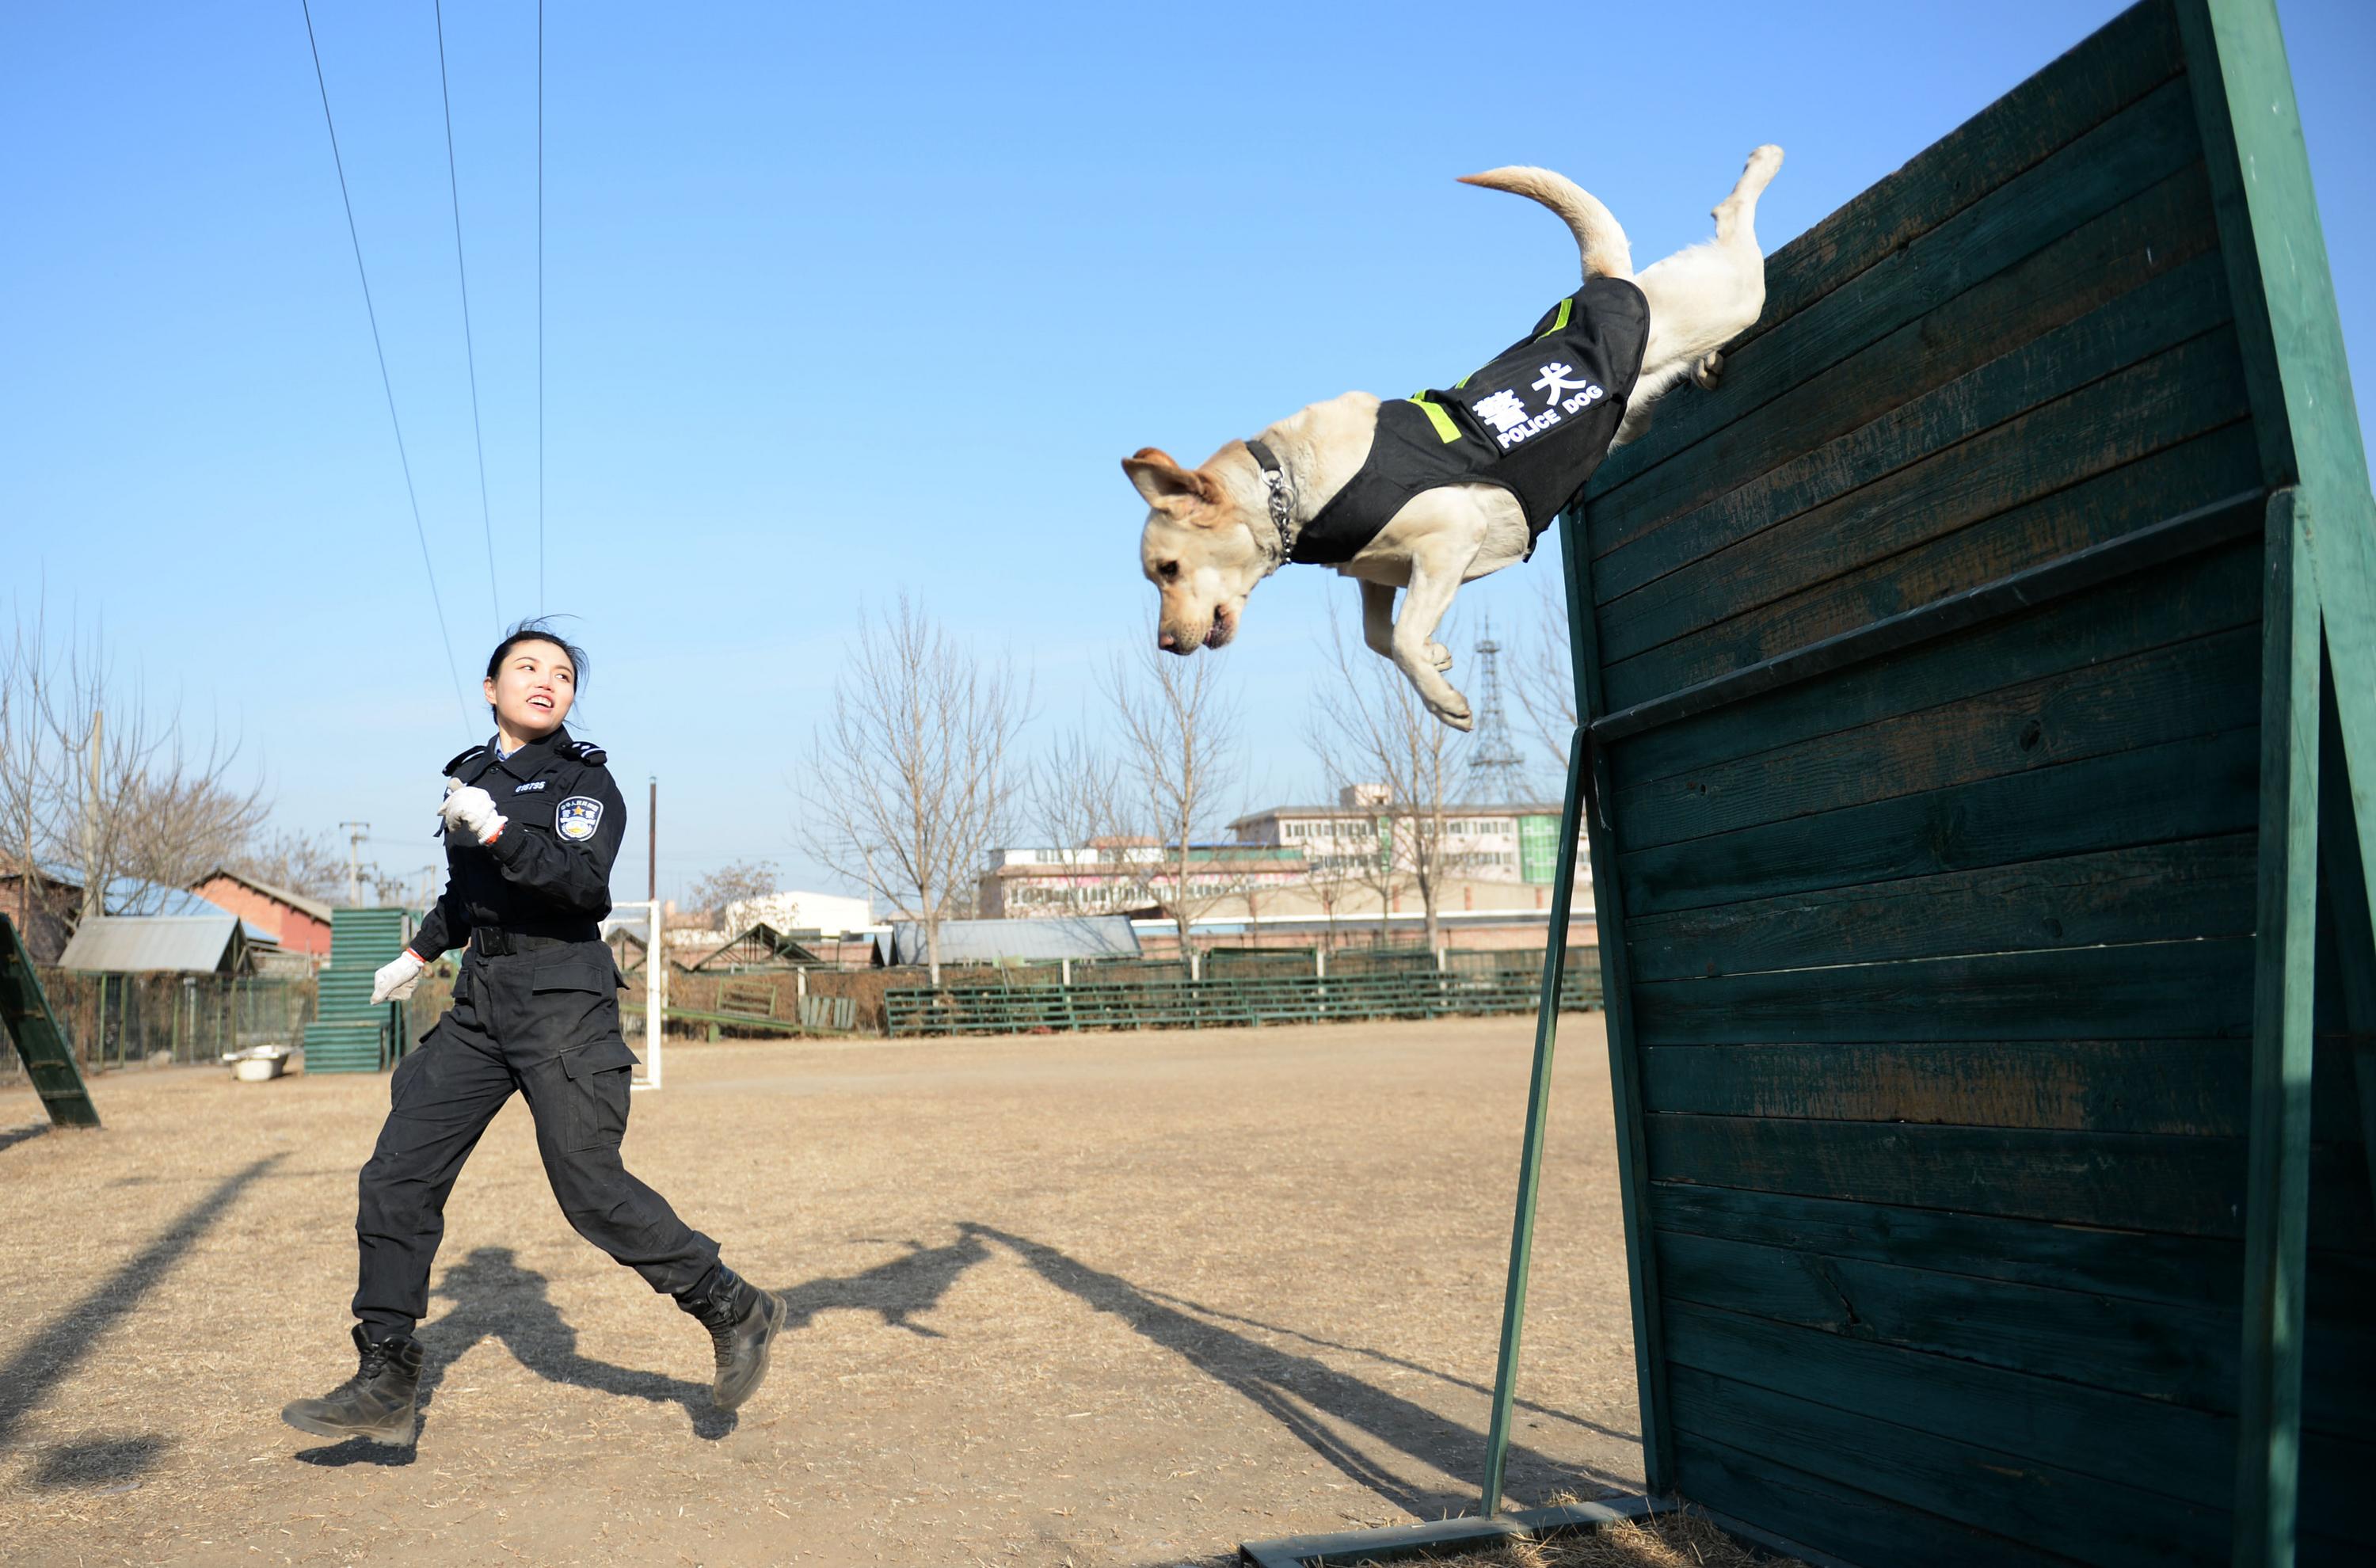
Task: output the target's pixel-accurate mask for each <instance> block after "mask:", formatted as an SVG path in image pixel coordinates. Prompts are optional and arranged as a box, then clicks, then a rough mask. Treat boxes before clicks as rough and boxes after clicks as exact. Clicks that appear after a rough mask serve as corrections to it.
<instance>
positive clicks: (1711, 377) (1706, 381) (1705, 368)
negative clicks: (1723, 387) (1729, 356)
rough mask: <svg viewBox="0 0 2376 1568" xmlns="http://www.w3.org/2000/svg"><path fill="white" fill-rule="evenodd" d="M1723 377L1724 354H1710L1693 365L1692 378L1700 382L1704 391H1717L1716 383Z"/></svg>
mask: <svg viewBox="0 0 2376 1568" xmlns="http://www.w3.org/2000/svg"><path fill="white" fill-rule="evenodd" d="M1723 378H1724V356H1723V355H1722V354H1710V355H1708V356H1707V357H1706V358H1705V359H1703V360H1702V361H1700V362H1699V363H1697V364H1695V365H1693V366H1692V379H1693V381H1695V382H1697V383H1698V384H1699V387H1700V390H1701V391H1703V392H1713V391H1715V390H1716V384H1717V382H1718V381H1720V380H1722V379H1723Z"/></svg>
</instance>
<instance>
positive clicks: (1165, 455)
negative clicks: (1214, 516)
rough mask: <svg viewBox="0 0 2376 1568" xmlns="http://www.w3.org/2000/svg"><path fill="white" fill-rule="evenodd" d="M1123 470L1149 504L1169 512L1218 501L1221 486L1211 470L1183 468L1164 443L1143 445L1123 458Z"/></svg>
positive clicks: (1181, 510)
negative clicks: (1199, 470) (1210, 472)
mask: <svg viewBox="0 0 2376 1568" xmlns="http://www.w3.org/2000/svg"><path fill="white" fill-rule="evenodd" d="M1122 471H1123V472H1124V473H1126V474H1128V475H1129V476H1130V482H1131V483H1133V484H1135V485H1136V486H1138V493H1140V494H1141V495H1144V496H1146V504H1147V505H1150V506H1153V507H1156V508H1158V510H1161V511H1165V512H1183V511H1186V510H1187V509H1188V508H1189V507H1190V506H1193V505H1196V504H1198V503H1199V502H1212V501H1218V500H1219V499H1220V498H1221V487H1220V486H1219V485H1218V484H1216V483H1214V482H1213V476H1212V475H1210V474H1205V473H1199V472H1197V471H1196V470H1195V469H1183V468H1182V467H1181V466H1180V465H1179V464H1178V463H1177V462H1174V461H1173V460H1172V457H1171V454H1170V453H1169V452H1166V451H1165V450H1164V449H1163V448H1162V447H1160V446H1142V447H1140V448H1139V449H1138V451H1137V452H1136V453H1135V455H1133V456H1131V457H1124V458H1123V460H1122Z"/></svg>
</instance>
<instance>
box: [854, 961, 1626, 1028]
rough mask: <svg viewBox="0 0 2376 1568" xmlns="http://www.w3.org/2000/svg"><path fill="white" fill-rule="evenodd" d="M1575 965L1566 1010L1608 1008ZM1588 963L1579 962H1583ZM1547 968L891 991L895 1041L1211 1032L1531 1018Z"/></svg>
mask: <svg viewBox="0 0 2376 1568" xmlns="http://www.w3.org/2000/svg"><path fill="white" fill-rule="evenodd" d="M1589 957H1590V956H1587V955H1574V956H1571V958H1570V960H1569V963H1568V966H1567V973H1566V976H1565V978H1564V981H1563V983H1562V986H1561V988H1560V1004H1561V1006H1562V1008H1565V1009H1568V1010H1572V1011H1573V1010H1582V1009H1586V1008H1591V1007H1597V1006H1598V1005H1599V1004H1600V975H1599V966H1598V964H1597V963H1593V962H1590V961H1589ZM1580 959H1581V960H1584V961H1579V960H1580ZM1541 984H1542V977H1541V973H1540V971H1539V969H1538V970H1533V971H1527V970H1519V969H1500V970H1488V971H1484V972H1481V973H1465V974H1464V973H1457V972H1455V973H1443V974H1438V973H1433V972H1420V973H1400V974H1369V975H1341V976H1339V975H1332V976H1327V977H1325V978H1324V977H1322V976H1319V975H1265V976H1253V975H1235V976H1230V977H1226V978H1222V979H1216V980H1142V981H1135V982H1128V983H1114V984H1105V985H1099V984H1083V985H1011V986H994V985H985V986H940V987H933V986H903V987H897V988H894V989H893V990H891V991H888V992H885V994H884V998H883V1006H884V1013H885V1018H886V1020H887V1022H888V1026H889V1030H890V1032H891V1033H892V1034H894V1035H922V1034H1026V1033H1035V1032H1040V1031H1050V1032H1053V1031H1057V1030H1065V1031H1072V1030H1080V1029H1203V1028H1244V1027H1248V1026H1252V1025H1260V1024H1319V1023H1357V1022H1361V1021H1365V1020H1370V1019H1376V1018H1440V1017H1447V1016H1458V1015H1464V1014H1466V1015H1481V1014H1494V1013H1530V1012H1533V1011H1534V1009H1535V1005H1536V1004H1537V1002H1538V1001H1539V1000H1540V988H1541Z"/></svg>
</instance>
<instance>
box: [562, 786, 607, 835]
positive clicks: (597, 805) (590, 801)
mask: <svg viewBox="0 0 2376 1568" xmlns="http://www.w3.org/2000/svg"><path fill="white" fill-rule="evenodd" d="M601 820H602V802H600V801H598V800H596V799H595V798H594V797H593V796H591V795H572V796H570V797H569V798H568V799H567V800H565V801H564V802H561V804H559V805H558V806H555V807H554V808H553V811H552V830H553V831H554V832H555V833H558V834H560V835H561V836H562V837H564V838H566V839H568V840H569V841H570V842H571V843H573V844H577V843H583V842H584V841H585V840H587V839H588V838H591V837H594V829H595V827H596V826H598V825H599V824H600V822H601Z"/></svg>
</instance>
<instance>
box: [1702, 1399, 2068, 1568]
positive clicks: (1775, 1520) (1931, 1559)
mask: <svg viewBox="0 0 2376 1568" xmlns="http://www.w3.org/2000/svg"><path fill="white" fill-rule="evenodd" d="M1676 1452H1677V1461H1676V1470H1675V1484H1676V1489H1677V1491H1680V1492H1681V1494H1682V1495H1683V1496H1684V1497H1686V1498H1687V1499H1689V1500H1690V1501H1692V1502H1693V1503H1702V1504H1705V1506H1706V1507H1708V1508H1709V1509H1710V1510H1712V1511H1714V1512H1716V1513H1717V1514H1720V1515H1737V1516H1739V1517H1740V1518H1743V1519H1749V1520H1752V1521H1755V1522H1756V1523H1758V1524H1759V1525H1762V1526H1764V1527H1766V1528H1768V1529H1770V1530H1772V1531H1774V1532H1775V1533H1776V1534H1777V1535H1780V1536H1783V1537H1786V1538H1794V1539H1799V1540H1817V1541H1821V1542H1823V1543H1824V1550H1826V1551H1829V1552H1835V1553H1837V1554H1839V1556H1840V1557H1841V1558H1842V1559H1845V1560H1848V1561H1852V1562H1855V1563H1859V1564H1864V1565H1866V1568H1896V1565H1898V1564H1903V1563H1954V1564H1955V1565H1956V1568H2070V1565H2071V1564H2072V1563H2073V1562H2074V1561H2075V1560H2074V1559H2073V1558H2069V1557H2065V1556H2062V1555H2060V1554H2059V1553H2055V1552H2049V1551H2045V1550H2039V1549H2038V1548H2037V1547H2034V1546H2025V1545H2022V1544H2021V1543H2019V1542H2016V1541H2013V1540H2008V1539H2007V1538H2004V1537H2003V1536H2001V1535H1997V1534H1995V1533H1993V1532H1991V1531H1987V1530H1978V1529H1974V1528H1973V1527H1972V1526H1968V1525H1964V1524H1960V1523H1957V1522H1956V1521H1954V1520H1952V1519H1942V1518H1941V1517H1940V1516H1939V1515H1935V1514H1929V1513H1925V1512H1923V1511H1922V1510H1920V1509H1917V1508H1908V1507H1907V1506H1905V1505H1904V1504H1903V1503H1896V1502H1894V1501H1891V1500H1889V1499H1886V1498H1883V1497H1879V1496H1876V1495H1874V1494H1873V1493H1871V1492H1870V1491H1860V1490H1859V1489H1858V1488H1855V1487H1852V1486H1848V1485H1846V1484H1844V1483H1843V1482H1841V1481H1840V1480H1838V1479H1835V1477H1833V1476H1831V1475H1829V1474H1818V1473H1816V1469H1815V1468H1814V1467H1824V1466H1825V1460H1826V1456H1825V1455H1821V1454H1818V1453H1814V1452H1812V1451H1811V1450H1810V1449H1808V1448H1805V1447H1801V1446H1799V1445H1796V1444H1793V1445H1790V1446H1788V1447H1785V1448H1782V1449H1780V1450H1779V1451H1778V1453H1767V1452H1762V1451H1761V1452H1757V1453H1752V1452H1749V1451H1748V1450H1746V1449H1740V1448H1735V1447H1733V1446H1732V1445H1731V1444H1729V1443H1723V1442H1719V1441H1717V1439H1716V1438H1714V1437H1711V1436H1710V1435H1708V1434H1707V1433H1705V1432H1701V1431H1693V1432H1689V1433H1685V1434H1683V1436H1682V1437H1681V1439H1680V1440H1679V1441H1678V1443H1677V1445H1676ZM1794 1460H1795V1461H1797V1463H1796V1464H1794V1463H1792V1461H1794ZM1800 1466H1806V1467H1808V1468H1801V1467H1800Z"/></svg>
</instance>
